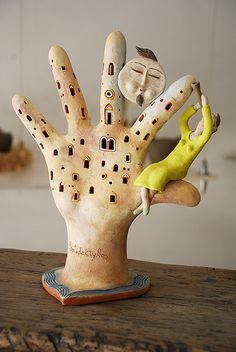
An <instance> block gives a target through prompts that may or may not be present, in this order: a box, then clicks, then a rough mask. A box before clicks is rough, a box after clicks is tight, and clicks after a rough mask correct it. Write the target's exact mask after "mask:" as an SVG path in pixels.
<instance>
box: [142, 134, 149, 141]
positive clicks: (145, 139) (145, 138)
mask: <svg viewBox="0 0 236 352" xmlns="http://www.w3.org/2000/svg"><path fill="white" fill-rule="evenodd" d="M149 136H150V133H147V134H146V136H145V137H144V138H143V139H144V141H147V140H148V138H149Z"/></svg>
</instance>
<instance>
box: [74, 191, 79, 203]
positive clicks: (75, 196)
mask: <svg viewBox="0 0 236 352" xmlns="http://www.w3.org/2000/svg"><path fill="white" fill-rule="evenodd" d="M74 200H75V201H77V200H79V194H78V192H75V193H74Z"/></svg>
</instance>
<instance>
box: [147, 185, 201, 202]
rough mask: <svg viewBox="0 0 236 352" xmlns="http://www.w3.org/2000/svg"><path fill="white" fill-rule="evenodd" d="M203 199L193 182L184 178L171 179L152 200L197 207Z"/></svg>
mask: <svg viewBox="0 0 236 352" xmlns="http://www.w3.org/2000/svg"><path fill="white" fill-rule="evenodd" d="M200 200H201V196H200V193H199V192H198V190H197V188H196V187H194V186H193V185H192V184H191V183H189V182H187V181H183V180H179V181H170V182H169V183H168V184H167V185H166V188H165V191H164V192H162V193H156V194H155V196H154V197H153V200H152V205H153V204H158V203H171V204H178V205H184V206H187V207H195V206H196V205H198V204H199V202H200Z"/></svg>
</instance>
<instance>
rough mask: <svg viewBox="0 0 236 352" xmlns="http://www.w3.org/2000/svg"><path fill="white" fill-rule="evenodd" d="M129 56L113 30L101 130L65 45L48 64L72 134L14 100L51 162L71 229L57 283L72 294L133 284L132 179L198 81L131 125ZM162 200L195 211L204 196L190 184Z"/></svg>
mask: <svg viewBox="0 0 236 352" xmlns="http://www.w3.org/2000/svg"><path fill="white" fill-rule="evenodd" d="M125 56H126V44H125V38H124V36H123V35H122V33H120V32H112V33H111V34H110V35H109V36H108V39H107V41H106V46H105V56H104V68H103V74H102V87H101V118H100V122H99V124H98V125H97V126H91V124H90V122H89V118H88V112H87V108H86V104H85V101H84V98H83V95H82V92H81V89H80V87H79V85H78V82H77V80H76V77H75V74H74V72H73V69H72V67H71V64H70V61H69V58H68V56H67V54H66V52H65V51H64V50H63V49H62V48H60V47H59V46H53V47H52V48H51V50H50V53H49V60H50V64H51V66H52V72H53V75H54V78H55V81H56V87H57V90H58V93H59V95H60V98H61V102H62V108H63V111H64V113H65V116H66V118H67V121H68V133H67V134H66V135H61V134H60V133H59V132H58V131H57V130H56V129H55V128H54V127H53V126H52V125H51V124H50V122H48V120H47V119H46V118H45V117H44V116H43V115H42V114H41V113H40V112H39V111H38V110H37V109H36V108H35V107H34V106H33V105H32V103H31V102H30V101H29V100H28V99H27V98H25V97H23V96H20V95H16V96H14V98H13V106H14V109H15V111H16V113H17V115H18V116H19V118H20V119H21V120H22V122H23V123H24V124H25V126H26V128H27V129H28V130H29V132H30V133H31V134H32V136H33V137H34V138H35V140H36V142H37V143H38V145H39V147H40V149H41V151H42V153H43V155H44V157H45V160H46V163H47V166H48V173H49V179H50V187H51V190H52V194H53V197H54V200H55V203H56V205H57V207H58V209H59V211H60V213H61V214H62V216H63V217H64V219H65V222H66V225H67V229H68V256H67V260H66V264H65V268H64V269H63V270H61V271H60V272H59V273H58V278H59V282H60V283H64V284H65V285H67V286H69V287H70V288H71V289H76V290H79V289H87V288H90V289H92V288H100V289H102V288H109V287H114V286H116V285H119V284H122V283H125V282H126V281H127V279H128V265H127V254H126V238H127V233H128V229H129V227H130V225H131V223H132V221H133V220H134V219H135V216H134V215H133V210H134V209H135V208H136V207H137V206H138V205H139V204H140V190H139V188H138V187H135V186H134V185H133V182H134V180H135V178H136V177H137V176H138V175H139V174H140V172H141V170H142V168H143V164H142V163H143V160H144V157H145V154H146V152H147V148H148V145H149V144H150V142H151V140H152V139H153V138H154V136H155V134H156V132H157V131H158V130H159V129H160V128H161V127H162V126H163V125H164V124H165V123H166V122H167V121H168V120H169V119H170V118H171V116H173V114H174V113H175V112H176V111H177V110H178V109H179V108H180V107H181V106H182V105H183V104H184V103H185V101H186V100H187V99H188V97H189V96H190V94H191V92H192V88H191V83H193V82H194V81H195V78H194V77H193V76H191V75H189V76H185V77H183V78H180V79H179V80H178V81H176V82H175V83H173V84H172V85H171V86H170V87H169V88H168V89H167V91H166V92H164V93H163V94H162V95H161V96H160V97H159V98H157V99H156V100H155V101H154V102H153V103H152V104H151V106H149V107H148V108H147V109H146V110H145V111H144V113H143V114H141V115H140V116H139V117H138V119H137V121H136V123H135V124H134V126H133V127H131V128H127V127H125V126H124V112H123V106H124V97H123V96H122V94H121V92H120V90H119V87H118V84H117V80H118V74H119V72H120V70H121V68H122V66H123V64H124V63H125ZM167 109H168V110H167ZM157 202H160V203H165V202H168V203H176V204H182V205H187V206H194V205H196V204H197V203H198V202H199V193H198V191H197V190H196V189H195V188H194V187H193V186H192V185H190V184H189V183H187V182H184V181H178V182H172V183H169V185H168V186H167V189H166V191H165V192H163V193H162V194H161V195H159V194H158V195H156V196H155V197H154V199H153V204H155V203H157ZM47 221H50V219H48V220H47ZM48 235H50V234H48Z"/></svg>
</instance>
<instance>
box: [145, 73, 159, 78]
mask: <svg viewBox="0 0 236 352" xmlns="http://www.w3.org/2000/svg"><path fill="white" fill-rule="evenodd" d="M148 76H150V77H153V78H156V79H160V77H158V76H155V75H151V74H150V73H149V74H148Z"/></svg>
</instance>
